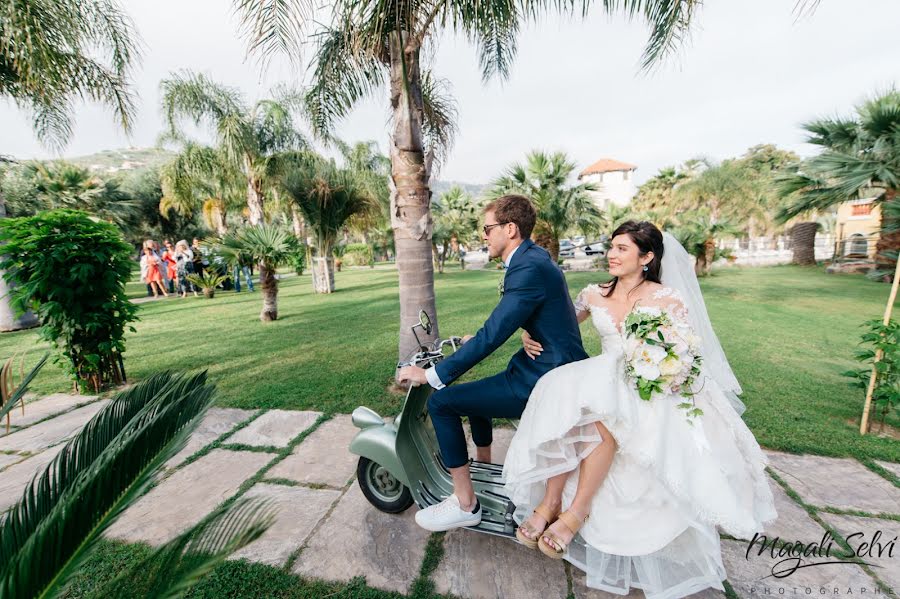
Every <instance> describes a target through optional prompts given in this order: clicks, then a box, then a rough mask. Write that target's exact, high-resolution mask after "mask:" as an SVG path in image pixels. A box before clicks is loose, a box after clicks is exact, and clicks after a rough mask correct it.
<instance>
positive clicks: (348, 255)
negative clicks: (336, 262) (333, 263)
mask: <svg viewBox="0 0 900 599" xmlns="http://www.w3.org/2000/svg"><path fill="white" fill-rule="evenodd" d="M342 261H343V263H344V264H345V265H346V266H372V267H374V266H375V256H374V254H373V253H372V248H371V247H370V246H369V244H367V243H348V244H347V245H345V246H344V255H343V257H342Z"/></svg>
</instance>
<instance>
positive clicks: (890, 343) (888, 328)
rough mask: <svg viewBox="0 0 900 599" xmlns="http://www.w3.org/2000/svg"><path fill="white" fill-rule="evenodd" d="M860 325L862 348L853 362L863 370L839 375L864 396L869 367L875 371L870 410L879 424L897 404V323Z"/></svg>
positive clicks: (899, 332) (899, 390) (899, 363)
mask: <svg viewBox="0 0 900 599" xmlns="http://www.w3.org/2000/svg"><path fill="white" fill-rule="evenodd" d="M864 326H865V327H866V328H867V329H868V332H866V333H863V335H862V342H861V345H864V346H866V347H863V349H860V350H858V351H857V352H856V360H857V361H859V362H862V363H863V364H864V365H865V367H864V368H860V369H858V370H848V371H846V372H843V373H842V374H843V375H844V376H846V377H850V378H851V379H853V380H852V382H851V383H850V386H852V387H856V388H857V389H861V390H862V392H863V393H866V392H867V391H868V389H869V381H870V379H871V376H872V368H874V369H875V373H876V374H875V389H874V390H873V393H872V404H873V405H872V408H873V411H878V412H879V413H880V415H881V423H882V425H883V424H884V422H885V419H886V418H887V415H888V414H889V413H890V412H891V410H894V409H896V408H897V406H898V405H900V324H898V323H897V322H896V321H895V320H890V321H888V324H884V323H883V322H882V321H881V320H870V321H869V322H867V323H865V325H864ZM873 420H874V418H873Z"/></svg>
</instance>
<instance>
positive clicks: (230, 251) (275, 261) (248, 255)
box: [216, 223, 297, 322]
mask: <svg viewBox="0 0 900 599" xmlns="http://www.w3.org/2000/svg"><path fill="white" fill-rule="evenodd" d="M296 243H297V241H296V239H295V238H294V236H293V235H291V234H290V233H289V232H287V231H286V230H285V229H283V228H281V227H278V226H275V225H267V224H265V223H261V224H259V225H250V226H249V227H246V228H244V229H240V230H239V231H236V232H232V233H228V234H226V235H225V236H224V237H223V238H222V240H221V242H220V243H218V244H217V247H216V251H217V253H218V254H219V255H221V256H222V257H223V258H225V260H226V261H228V262H229V263H230V264H238V265H244V264H247V263H248V262H252V263H255V264H259V286H260V288H261V289H262V298H263V307H262V311H261V312H260V313H259V319H260V320H262V321H263V322H267V321H271V320H277V319H278V279H277V278H275V269H277V268H278V267H279V266H281V265H282V264H285V263H287V262H288V261H289V260H290V259H291V256H292V255H293V252H294V250H295V248H296Z"/></svg>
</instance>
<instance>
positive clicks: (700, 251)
mask: <svg viewBox="0 0 900 599" xmlns="http://www.w3.org/2000/svg"><path fill="white" fill-rule="evenodd" d="M671 226H672V235H674V236H675V238H676V239H678V241H679V242H681V245H683V246H684V249H686V250H687V251H688V253H689V254H691V255H692V256H694V257H695V258H696V259H697V261H696V263H695V264H694V272H695V273H696V274H697V276H698V277H702V276H706V275H708V274H709V272H710V269H711V268H712V264H713V262H715V260H716V239H717V238H719V237H722V236H728V235H734V234H735V233H736V232H737V228H736V227H735V226H734V225H733V224H732V223H730V222H728V221H723V220H721V219H713V218H712V217H710V216H709V213H708V212H706V211H697V212H692V213H685V214H682V215H680V217H679V219H678V223H672V224H671Z"/></svg>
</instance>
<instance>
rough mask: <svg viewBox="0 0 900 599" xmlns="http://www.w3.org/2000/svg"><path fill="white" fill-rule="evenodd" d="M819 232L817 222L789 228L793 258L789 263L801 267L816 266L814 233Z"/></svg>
mask: <svg viewBox="0 0 900 599" xmlns="http://www.w3.org/2000/svg"><path fill="white" fill-rule="evenodd" d="M818 230H819V223H817V222H803V223H797V224H796V225H794V226H793V227H791V247H792V248H793V250H794V256H793V258H792V259H791V262H792V263H794V264H799V265H801V266H815V265H816V231H818Z"/></svg>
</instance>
